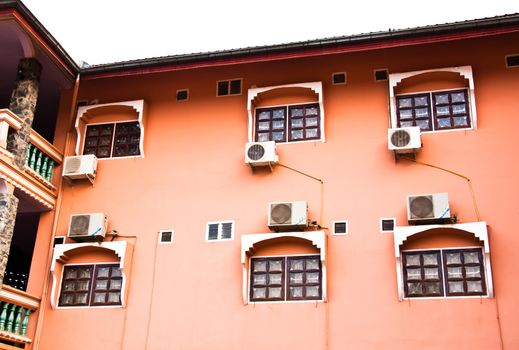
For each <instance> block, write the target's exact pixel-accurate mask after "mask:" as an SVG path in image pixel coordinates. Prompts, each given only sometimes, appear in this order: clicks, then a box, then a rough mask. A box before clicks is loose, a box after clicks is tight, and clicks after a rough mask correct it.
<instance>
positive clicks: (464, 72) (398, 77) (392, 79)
mask: <svg viewBox="0 0 519 350" xmlns="http://www.w3.org/2000/svg"><path fill="white" fill-rule="evenodd" d="M436 72H451V73H458V74H459V75H460V76H462V77H463V78H465V79H466V80H468V82H469V90H470V118H471V128H472V129H477V113H476V99H475V95H474V76H473V74H472V67H471V66H460V67H446V68H436V69H426V70H418V71H413V72H405V73H392V74H389V104H390V113H391V127H396V125H397V117H396V116H397V111H396V96H395V88H396V87H397V85H398V84H400V83H401V82H402V80H404V79H407V78H410V77H414V76H417V75H421V74H426V73H436Z"/></svg>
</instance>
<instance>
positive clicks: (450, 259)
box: [445, 253, 461, 265]
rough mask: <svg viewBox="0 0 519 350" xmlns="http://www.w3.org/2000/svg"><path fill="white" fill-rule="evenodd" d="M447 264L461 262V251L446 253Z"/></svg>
mask: <svg viewBox="0 0 519 350" xmlns="http://www.w3.org/2000/svg"><path fill="white" fill-rule="evenodd" d="M445 257H446V258H447V265H454V264H461V256H460V253H446V254H445Z"/></svg>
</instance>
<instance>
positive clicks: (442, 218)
mask: <svg viewBox="0 0 519 350" xmlns="http://www.w3.org/2000/svg"><path fill="white" fill-rule="evenodd" d="M407 220H408V222H409V224H410V225H420V224H439V223H442V224H443V223H450V222H451V210H450V207H449V195H448V194H447V193H432V194H419V195H410V196H407Z"/></svg>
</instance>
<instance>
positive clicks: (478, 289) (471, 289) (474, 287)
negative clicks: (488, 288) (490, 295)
mask: <svg viewBox="0 0 519 350" xmlns="http://www.w3.org/2000/svg"><path fill="white" fill-rule="evenodd" d="M467 293H483V285H482V283H481V281H467Z"/></svg>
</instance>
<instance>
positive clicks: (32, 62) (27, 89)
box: [7, 58, 42, 168]
mask: <svg viewBox="0 0 519 350" xmlns="http://www.w3.org/2000/svg"><path fill="white" fill-rule="evenodd" d="M41 69H42V67H41V64H40V62H38V61H37V60H36V59H35V58H22V59H21V60H20V62H19V63H18V71H17V73H16V81H15V83H14V84H15V85H14V89H13V93H12V95H11V102H10V103H9V109H10V110H11V111H12V112H13V113H15V114H16V115H18V116H19V117H20V118H21V119H22V121H23V123H22V127H21V129H20V130H19V131H18V132H17V133H13V134H12V135H10V137H9V139H8V141H7V149H9V150H10V151H11V152H12V153H13V154H14V162H15V164H16V165H17V166H18V167H20V168H23V167H24V165H25V152H27V143H28V142H29V134H30V132H31V125H32V121H33V119H34V110H35V109H36V101H37V100H38V90H39V87H40V76H41Z"/></svg>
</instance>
